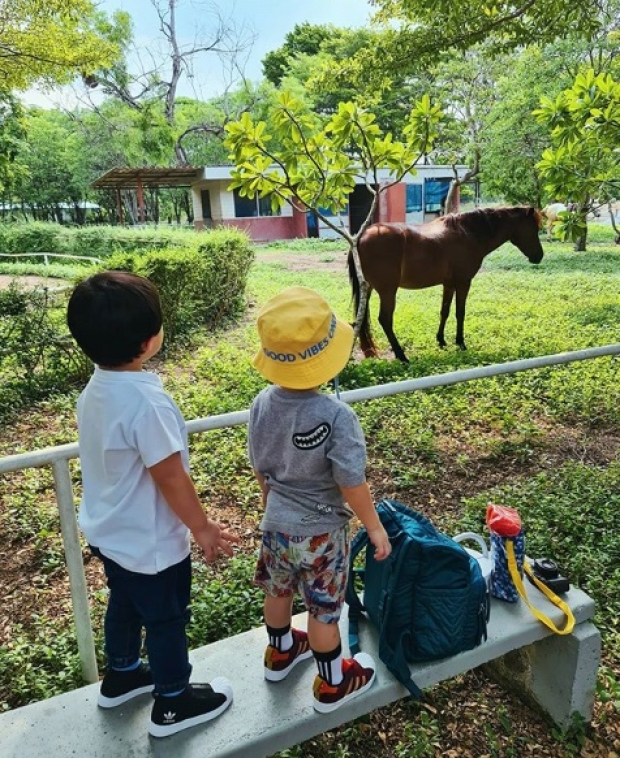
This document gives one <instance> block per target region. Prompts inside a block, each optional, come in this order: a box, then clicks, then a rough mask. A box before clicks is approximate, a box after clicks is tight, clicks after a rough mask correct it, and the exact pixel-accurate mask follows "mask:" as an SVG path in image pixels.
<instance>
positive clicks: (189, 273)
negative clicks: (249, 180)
mask: <svg viewBox="0 0 620 758" xmlns="http://www.w3.org/2000/svg"><path fill="white" fill-rule="evenodd" d="M194 240H195V243H194V245H193V246H192V245H186V246H184V247H180V248H172V249H167V250H150V251H148V252H145V253H117V254H115V255H112V256H110V257H109V258H108V259H107V260H106V265H105V268H106V269H120V270H123V271H133V272H135V273H137V274H141V275H142V276H146V277H148V278H149V279H150V280H151V281H152V282H154V283H155V284H156V285H157V287H158V288H159V292H160V296H161V301H162V308H163V312H164V329H165V332H166V336H167V340H168V341H169V342H174V340H175V339H177V338H178V337H180V336H181V335H183V334H186V333H187V332H189V331H191V330H192V329H195V328H198V327H200V326H219V325H220V324H222V323H223V322H224V321H225V320H226V319H228V318H232V317H234V316H237V315H238V314H239V313H240V311H241V309H242V307H243V304H244V297H245V287H246V283H247V275H248V271H249V268H250V264H251V262H252V260H253V257H254V253H253V251H252V249H251V248H250V245H249V240H248V238H247V236H246V235H245V234H243V233H242V232H239V231H236V230H230V231H228V230H227V231H224V230H218V231H213V232H207V233H205V234H202V235H199V236H198V235H195V236H194Z"/></svg>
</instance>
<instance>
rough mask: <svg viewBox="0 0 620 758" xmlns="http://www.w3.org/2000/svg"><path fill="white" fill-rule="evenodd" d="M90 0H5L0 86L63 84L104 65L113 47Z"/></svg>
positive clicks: (1, 13) (0, 17)
mask: <svg viewBox="0 0 620 758" xmlns="http://www.w3.org/2000/svg"><path fill="white" fill-rule="evenodd" d="M100 18H101V16H100V14H98V13H97V11H96V6H95V3H93V2H91V0H9V1H8V2H3V3H2V5H1V7H0V86H1V87H2V88H3V90H5V91H10V90H24V89H27V88H28V87H30V86H31V85H33V84H35V83H42V84H47V85H53V84H65V83H67V82H70V81H71V80H72V79H74V78H75V76H76V74H78V73H79V72H84V71H90V70H92V69H95V68H99V67H100V66H102V65H106V64H109V63H110V62H111V61H112V60H113V59H114V56H115V55H116V53H117V50H116V47H115V45H114V44H113V42H112V41H110V40H109V39H108V38H107V37H106V36H105V35H103V34H101V32H100V30H99V29H98V28H97V23H98V20H100Z"/></svg>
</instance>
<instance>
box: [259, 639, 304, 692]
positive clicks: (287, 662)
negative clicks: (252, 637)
mask: <svg viewBox="0 0 620 758" xmlns="http://www.w3.org/2000/svg"><path fill="white" fill-rule="evenodd" d="M291 632H292V634H293V646H292V647H291V648H290V650H286V651H285V652H283V653H281V652H280V651H279V650H278V648H277V647H273V645H268V646H267V649H266V650H265V679H267V681H269V682H281V681H282V680H283V679H284V678H285V677H286V676H288V674H289V672H290V671H292V670H293V669H294V668H295V666H296V665H297V664H298V663H300V662H301V661H305V660H307V659H308V658H312V650H310V643H309V642H308V635H307V634H306V632H302V631H300V630H299V629H291Z"/></svg>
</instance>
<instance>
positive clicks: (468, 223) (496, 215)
mask: <svg viewBox="0 0 620 758" xmlns="http://www.w3.org/2000/svg"><path fill="white" fill-rule="evenodd" d="M530 215H531V216H532V217H533V218H534V219H535V221H536V226H537V227H538V228H539V229H540V228H541V226H542V223H543V219H542V216H541V214H540V211H538V210H536V209H535V208H532V207H530V206H526V205H517V206H506V207H500V208H476V210H473V211H466V212H465V213H449V214H447V215H446V216H442V217H441V218H440V220H441V221H442V222H443V224H444V226H445V228H446V229H450V230H454V231H463V232H465V233H466V234H475V235H478V236H487V237H492V236H493V235H494V234H495V232H496V231H497V230H498V229H499V228H500V227H502V226H503V225H504V224H505V223H506V221H507V220H508V219H513V220H518V219H524V218H526V217H527V216H530Z"/></svg>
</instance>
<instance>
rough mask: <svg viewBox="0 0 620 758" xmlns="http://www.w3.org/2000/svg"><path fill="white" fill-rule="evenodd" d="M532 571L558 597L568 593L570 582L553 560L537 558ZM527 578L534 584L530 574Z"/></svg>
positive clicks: (533, 562) (532, 565)
mask: <svg viewBox="0 0 620 758" xmlns="http://www.w3.org/2000/svg"><path fill="white" fill-rule="evenodd" d="M531 569H532V574H534V576H535V577H536V579H538V581H539V582H542V583H543V584H544V585H545V586H547V587H549V589H550V590H551V591H552V592H555V594H556V595H561V594H562V593H564V592H568V589H569V586H570V585H569V581H568V579H567V578H566V577H565V576H562V575H561V574H560V569H559V568H558V566H557V563H555V561H552V560H551V558H537V559H536V560H535V561H532V564H531ZM527 578H528V579H529V580H530V582H532V584H534V581H533V580H532V578H531V577H530V576H529V574H527Z"/></svg>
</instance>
